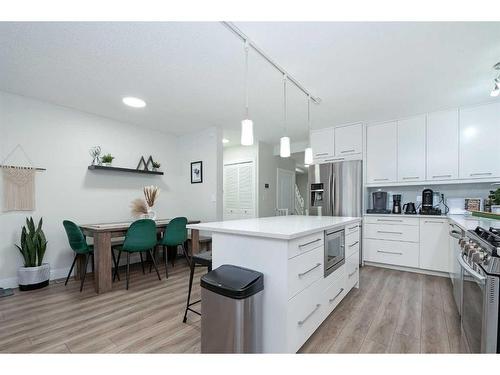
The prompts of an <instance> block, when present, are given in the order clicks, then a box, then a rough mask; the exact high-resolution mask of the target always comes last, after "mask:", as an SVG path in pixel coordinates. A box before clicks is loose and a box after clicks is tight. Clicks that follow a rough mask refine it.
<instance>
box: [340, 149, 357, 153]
mask: <svg viewBox="0 0 500 375" xmlns="http://www.w3.org/2000/svg"><path fill="white" fill-rule="evenodd" d="M354 151H356V150H344V151H340V153H341V154H346V153H348V152H354Z"/></svg>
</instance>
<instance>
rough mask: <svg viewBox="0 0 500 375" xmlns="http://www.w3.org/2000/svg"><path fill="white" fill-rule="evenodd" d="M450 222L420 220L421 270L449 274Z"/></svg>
mask: <svg viewBox="0 0 500 375" xmlns="http://www.w3.org/2000/svg"><path fill="white" fill-rule="evenodd" d="M448 236H449V231H448V220H443V219H441V220H440V219H424V218H421V219H420V268H423V269H426V270H432V271H441V272H449V271H450V264H449V255H448V254H449V239H448Z"/></svg>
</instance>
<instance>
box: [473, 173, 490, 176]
mask: <svg viewBox="0 0 500 375" xmlns="http://www.w3.org/2000/svg"><path fill="white" fill-rule="evenodd" d="M492 174H493V173H491V172H484V173H471V174H470V175H471V176H491V175H492Z"/></svg>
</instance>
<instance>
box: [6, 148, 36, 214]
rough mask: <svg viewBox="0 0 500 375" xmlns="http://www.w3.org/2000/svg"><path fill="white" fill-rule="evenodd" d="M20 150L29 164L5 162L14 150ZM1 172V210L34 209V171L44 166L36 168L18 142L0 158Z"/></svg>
mask: <svg viewBox="0 0 500 375" xmlns="http://www.w3.org/2000/svg"><path fill="white" fill-rule="evenodd" d="M18 150H19V151H20V152H22V154H23V155H24V157H25V159H26V160H27V161H28V163H29V164H30V165H29V166H18V165H10V164H5V163H6V161H7V160H8V159H9V158H10V157H11V156H12V155H14V153H15V152H16V151H18ZM0 167H1V168H2V172H3V191H4V199H3V210H4V211H33V210H34V209H35V172H36V171H45V169H44V168H36V167H34V166H33V162H32V161H31V159H30V157H29V156H28V154H27V153H26V151H24V149H23V147H22V146H21V145H20V144H18V145H16V147H14V149H13V150H12V151H11V152H10V153H9V154H8V155H7V156H6V157H5V159H3V160H2V163H1V165H0Z"/></svg>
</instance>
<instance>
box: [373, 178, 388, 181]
mask: <svg viewBox="0 0 500 375" xmlns="http://www.w3.org/2000/svg"><path fill="white" fill-rule="evenodd" d="M387 180H389V179H388V178H374V179H373V181H387Z"/></svg>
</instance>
